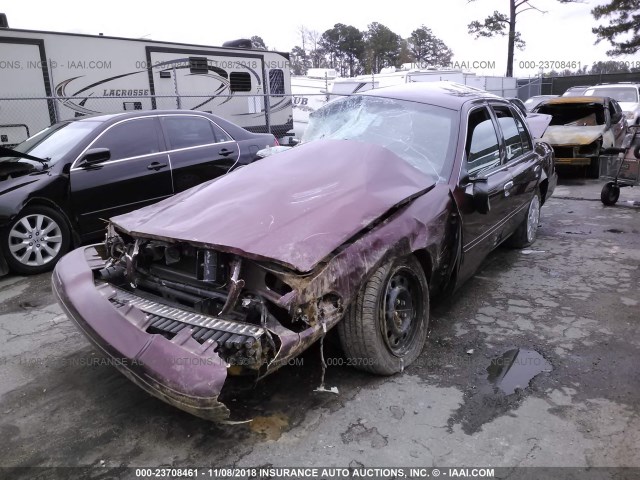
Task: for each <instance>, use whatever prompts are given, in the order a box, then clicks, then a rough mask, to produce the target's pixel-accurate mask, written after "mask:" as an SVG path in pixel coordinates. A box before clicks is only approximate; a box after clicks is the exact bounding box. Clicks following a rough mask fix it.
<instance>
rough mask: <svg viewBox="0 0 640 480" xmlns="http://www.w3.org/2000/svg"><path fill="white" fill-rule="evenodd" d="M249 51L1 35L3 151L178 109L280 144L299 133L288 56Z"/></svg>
mask: <svg viewBox="0 0 640 480" xmlns="http://www.w3.org/2000/svg"><path fill="white" fill-rule="evenodd" d="M247 42H248V43H247ZM247 46H250V42H249V41H236V42H227V43H226V44H225V46H223V47H210V46H201V45H187V44H181V43H168V42H158V41H151V40H145V39H129V38H117V37H107V36H102V35H81V34H72V33H57V32H40V31H32V30H18V29H11V28H0V145H4V146H11V145H15V144H17V143H19V142H21V141H23V140H24V139H26V138H27V137H29V136H30V135H33V134H34V133H36V132H37V131H39V130H41V129H42V128H45V127H47V126H49V125H50V124H52V123H55V122H57V121H60V120H65V119H70V118H75V117H80V116H85V115H95V114H100V113H113V112H119V111H123V110H147V109H174V108H179V109H189V110H201V111H206V112H210V113H214V114H216V115H219V116H221V117H224V118H225V119H227V120H229V121H231V122H234V123H236V124H237V125H240V126H242V127H244V128H246V129H247V130H250V131H253V132H267V131H270V132H271V133H273V134H274V135H276V137H281V136H283V135H285V133H286V132H287V131H289V130H290V129H292V127H293V118H292V117H293V115H292V102H291V79H290V69H289V59H288V54H287V53H279V52H273V51H266V50H252V49H250V48H242V47H247Z"/></svg>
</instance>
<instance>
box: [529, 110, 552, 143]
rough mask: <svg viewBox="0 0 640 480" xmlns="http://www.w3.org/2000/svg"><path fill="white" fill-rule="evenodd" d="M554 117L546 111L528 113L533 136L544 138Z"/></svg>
mask: <svg viewBox="0 0 640 480" xmlns="http://www.w3.org/2000/svg"><path fill="white" fill-rule="evenodd" d="M552 119H553V116H551V115H547V114H545V113H531V112H529V113H527V118H526V120H527V124H528V125H529V131H530V132H531V135H533V138H542V136H543V135H544V132H545V131H546V130H547V128H548V127H549V124H550V123H551V120H552Z"/></svg>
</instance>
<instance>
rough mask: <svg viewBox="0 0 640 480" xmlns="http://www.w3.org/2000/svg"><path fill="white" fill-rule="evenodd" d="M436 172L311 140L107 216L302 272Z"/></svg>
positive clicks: (345, 144) (135, 230)
mask: <svg viewBox="0 0 640 480" xmlns="http://www.w3.org/2000/svg"><path fill="white" fill-rule="evenodd" d="M434 184H435V178H434V177H430V176H428V175H427V174H425V173H423V172H421V171H419V170H417V169H416V168H414V167H412V166H411V165H409V164H408V163H407V162H405V161H404V160H402V159H401V158H399V157H398V156H396V155H395V154H394V153H392V152H391V151H389V150H387V149H385V148H383V147H379V146H377V145H372V144H366V143H361V142H357V141H352V140H317V141H314V142H310V143H308V144H303V145H299V146H297V147H295V148H292V149H291V150H289V151H286V152H282V153H279V154H277V155H274V156H272V157H269V158H266V159H263V160H259V161H257V162H255V163H253V164H251V165H248V166H246V167H243V168H241V169H240V170H238V171H235V172H233V173H231V174H229V175H225V176H223V177H220V178H218V179H216V180H213V181H211V182H208V183H205V184H202V185H199V186H197V187H194V188H192V189H190V190H187V191H186V192H183V193H181V194H179V195H176V196H174V197H172V198H169V199H167V200H163V201H162V202H160V203H157V204H155V205H151V206H149V207H145V208H142V209H140V210H137V211H135V212H131V213H128V214H125V215H120V216H118V217H115V218H113V223H114V224H115V225H116V226H118V227H120V228H122V229H123V230H125V231H126V232H128V233H130V234H132V235H134V236H142V237H151V238H156V239H164V240H171V239H175V240H181V241H185V242H190V243H195V244H201V245H207V246H210V247H212V248H219V249H221V250H225V251H231V252H236V253H239V254H249V255H253V256H255V257H257V258H263V259H270V260H274V261H277V262H279V263H281V264H284V265H286V266H289V267H291V268H294V269H296V270H298V271H301V272H306V271H309V270H311V269H312V268H313V267H314V266H315V265H317V264H318V262H320V261H321V260H322V259H323V258H325V257H326V256H327V255H328V254H330V253H331V252H332V251H333V250H335V249H336V248H337V247H339V246H340V245H342V244H343V243H344V242H345V241H346V240H348V239H349V238H350V237H352V236H353V235H355V234H356V233H358V232H359V231H360V230H362V229H363V228H364V227H366V226H367V225H369V224H370V223H371V222H372V221H374V220H376V219H377V218H379V217H380V216H381V215H383V214H384V213H385V212H387V211H389V210H390V209H391V208H393V207H394V206H395V205H397V204H398V203H401V202H402V201H404V200H406V199H407V198H409V197H412V196H415V195H417V194H419V193H421V192H424V191H426V190H427V189H429V188H431V187H433V185H434Z"/></svg>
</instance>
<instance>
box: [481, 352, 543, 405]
mask: <svg viewBox="0 0 640 480" xmlns="http://www.w3.org/2000/svg"><path fill="white" fill-rule="evenodd" d="M551 370H553V366H552V365H551V364H550V363H549V362H548V361H547V360H545V359H544V357H543V356H542V355H540V354H539V353H538V352H536V351H535V350H525V349H522V348H516V349H513V350H509V351H508V352H505V353H504V354H503V355H502V356H500V357H497V358H494V359H493V360H491V365H489V367H487V372H488V376H487V379H488V380H489V382H491V383H492V384H493V385H495V386H496V387H498V388H499V389H500V390H501V391H502V392H503V393H504V394H505V395H511V394H512V393H515V391H516V389H517V388H522V389H524V388H527V386H529V382H531V380H532V379H533V377H535V376H536V375H538V374H540V373H542V372H550V371H551Z"/></svg>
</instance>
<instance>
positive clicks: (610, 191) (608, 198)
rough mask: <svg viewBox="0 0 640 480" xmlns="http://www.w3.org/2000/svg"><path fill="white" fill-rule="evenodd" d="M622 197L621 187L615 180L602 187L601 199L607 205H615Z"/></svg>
mask: <svg viewBox="0 0 640 480" xmlns="http://www.w3.org/2000/svg"><path fill="white" fill-rule="evenodd" d="M619 198H620V187H619V186H617V185H616V184H615V183H614V182H608V183H606V184H605V185H604V187H602V192H600V200H602V203H604V204H605V205H608V206H611V205H615V204H616V203H617V202H618V199H619Z"/></svg>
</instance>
